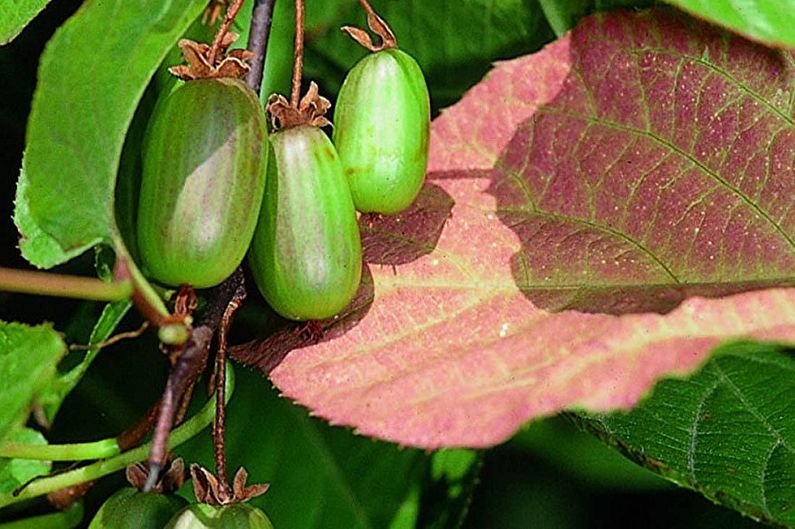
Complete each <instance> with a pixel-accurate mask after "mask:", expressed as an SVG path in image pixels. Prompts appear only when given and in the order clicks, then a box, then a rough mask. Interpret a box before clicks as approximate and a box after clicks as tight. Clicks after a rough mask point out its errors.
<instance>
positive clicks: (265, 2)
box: [246, 0, 276, 94]
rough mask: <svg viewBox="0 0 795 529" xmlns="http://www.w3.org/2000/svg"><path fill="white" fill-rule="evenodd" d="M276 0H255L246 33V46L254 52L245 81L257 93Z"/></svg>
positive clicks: (260, 84)
mask: <svg viewBox="0 0 795 529" xmlns="http://www.w3.org/2000/svg"><path fill="white" fill-rule="evenodd" d="M275 4H276V0H256V2H254V14H253V15H252V16H251V29H250V30H249V33H248V44H247V46H246V47H247V48H248V50H249V51H250V52H252V53H253V54H254V58H253V59H252V60H251V62H250V64H251V69H250V70H249V71H248V74H247V75H246V83H248V85H249V86H250V87H251V88H252V89H253V90H254V91H255V92H256V93H258V94H259V92H260V89H261V87H262V75H263V70H264V68H265V52H266V50H267V48H268V38H269V37H270V32H271V23H272V22H273V6H274V5H275Z"/></svg>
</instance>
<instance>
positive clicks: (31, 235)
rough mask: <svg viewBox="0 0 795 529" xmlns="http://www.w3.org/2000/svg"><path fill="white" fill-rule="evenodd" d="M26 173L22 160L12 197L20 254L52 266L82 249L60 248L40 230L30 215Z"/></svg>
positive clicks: (40, 263) (39, 263)
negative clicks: (69, 249) (69, 250)
mask: <svg viewBox="0 0 795 529" xmlns="http://www.w3.org/2000/svg"><path fill="white" fill-rule="evenodd" d="M29 187H30V184H29V182H28V175H27V172H26V171H25V166H24V162H23V165H22V168H21V169H20V171H19V179H18V180H17V192H16V198H15V199H14V206H15V207H14V223H15V224H16V225H17V229H18V230H19V233H20V234H21V235H20V239H19V249H20V251H21V252H22V256H23V257H25V259H27V260H28V261H30V262H31V263H33V264H35V265H36V266H38V267H40V268H52V267H53V266H55V265H57V264H59V263H63V262H66V261H68V260H69V259H71V258H72V257H76V256H77V255H78V254H80V253H81V252H82V251H83V249H82V248H79V249H78V250H77V251H72V252H66V251H64V250H63V248H61V246H60V245H59V244H58V241H56V240H55V239H54V238H52V237H51V236H49V235H47V234H46V233H45V232H43V231H42V230H41V228H40V227H39V225H38V224H37V223H36V221H35V220H33V217H31V215H30V208H29V206H28V205H29V204H30V200H29V199H28V188H29Z"/></svg>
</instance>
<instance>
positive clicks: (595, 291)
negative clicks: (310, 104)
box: [489, 10, 795, 314]
mask: <svg viewBox="0 0 795 529" xmlns="http://www.w3.org/2000/svg"><path fill="white" fill-rule="evenodd" d="M626 17H633V19H632V23H631V24H630V23H624V22H625V21H624V20H622V19H623V18H626ZM628 28H631V30H630V29H628ZM569 39H570V40H569V42H568V46H569V47H568V50H569V58H568V61H569V63H570V65H571V66H570V73H569V74H568V76H567V77H566V78H565V80H564V81H563V83H562V85H561V89H560V91H559V93H557V95H556V96H555V97H554V99H552V100H551V101H549V102H548V103H547V104H545V105H543V106H541V107H539V108H538V109H537V110H536V112H534V113H533V114H532V115H531V116H529V118H528V119H526V120H525V121H524V122H523V123H521V125H520V126H519V127H517V129H516V131H515V133H514V134H513V136H512V138H511V140H510V142H508V143H507V145H506V147H505V148H504V150H503V151H502V152H501V155H500V157H499V159H498V161H497V163H496V164H495V167H494V170H493V172H492V175H491V179H492V183H491V185H490V188H489V192H490V193H491V194H493V195H494V196H495V197H496V199H497V214H498V217H499V219H500V220H501V221H502V222H503V223H504V224H505V225H506V226H508V227H509V228H510V229H511V230H513V231H514V232H515V233H516V235H517V236H518V237H519V240H520V241H521V250H520V251H519V252H518V253H517V254H515V255H514V256H513V258H512V261H511V269H512V273H513V276H514V280H515V282H516V284H517V286H518V287H519V288H520V289H521V291H522V292H523V293H524V295H525V296H526V297H527V298H528V299H529V300H530V301H531V302H532V303H533V305H534V306H536V307H538V308H541V309H544V310H547V311H551V312H555V311H561V310H577V311H582V312H590V313H606V314H627V313H640V312H657V313H667V312H669V311H671V310H673V309H674V308H676V307H677V306H678V305H679V304H680V303H682V302H683V301H684V300H685V299H687V298H689V297H692V296H703V297H721V296H727V295H731V294H737V293H741V292H745V291H750V290H757V289H764V288H770V287H776V286H790V285H793V284H794V283H795V252H793V237H795V235H793V227H794V226H795V225H793V223H792V216H791V215H788V214H787V213H786V211H787V210H788V208H789V205H788V204H789V202H787V200H789V201H791V197H792V194H793V189H792V177H791V171H792V160H791V152H792V149H793V148H795V127H794V126H793V120H792V117H791V116H790V113H789V110H788V108H787V107H786V105H785V104H784V103H782V101H780V94H783V93H791V92H792V86H791V83H790V81H789V80H790V79H791V78H792V76H793V71H795V68H793V66H792V61H791V60H787V58H786V57H785V56H784V53H786V52H778V51H772V50H769V49H767V48H764V47H762V46H759V45H756V44H753V43H751V42H748V41H745V40H743V39H741V38H739V37H736V36H727V34H725V33H724V32H722V31H721V30H718V29H716V28H714V27H712V26H709V25H706V24H703V23H701V22H698V21H695V20H693V19H691V18H688V17H686V16H684V15H681V14H677V13H676V12H674V11H671V10H651V11H649V12H645V13H641V14H640V15H633V14H630V13H625V14H623V15H615V16H612V17H592V18H590V19H588V20H587V21H586V22H585V23H584V24H581V25H580V26H578V27H577V28H576V29H575V30H574V31H573V32H572V33H571V34H570V37H569ZM777 94H778V95H777ZM751 124H752V125H751ZM787 152H788V153H790V154H788V155H787V154H786V153H787ZM784 160H787V161H786V163H785V162H784ZM784 197H789V199H786V200H784Z"/></svg>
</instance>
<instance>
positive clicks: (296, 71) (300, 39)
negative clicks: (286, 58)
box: [290, 0, 304, 108]
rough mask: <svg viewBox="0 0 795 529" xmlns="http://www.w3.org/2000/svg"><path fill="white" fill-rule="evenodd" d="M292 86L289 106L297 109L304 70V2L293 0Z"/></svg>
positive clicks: (302, 0)
mask: <svg viewBox="0 0 795 529" xmlns="http://www.w3.org/2000/svg"><path fill="white" fill-rule="evenodd" d="M293 54H294V62H293V84H292V90H291V92H290V105H291V106H292V107H293V108H298V103H299V101H300V99H301V75H302V73H303V68H304V66H303V65H304V0H295V48H294V50H293Z"/></svg>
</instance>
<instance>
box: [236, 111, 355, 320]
mask: <svg viewBox="0 0 795 529" xmlns="http://www.w3.org/2000/svg"><path fill="white" fill-rule="evenodd" d="M270 143H271V146H272V148H273V153H272V154H271V159H270V164H269V166H268V183H267V186H266V190H265V200H264V201H263V204H262V210H261V212H260V219H259V224H258V225H257V231H256V233H255V234H254V241H253V242H252V244H251V254H250V257H249V260H250V264H251V270H252V272H253V274H254V279H255V280H256V282H257V286H258V287H259V289H260V291H261V292H262V295H263V296H264V297H265V299H266V300H267V301H268V303H269V304H270V305H271V307H273V309H274V310H275V311H276V312H278V313H279V314H281V315H282V316H284V317H286V318H290V319H293V320H319V319H325V318H329V317H331V316H334V315H335V314H337V313H338V312H339V311H341V310H342V309H344V308H345V307H346V306H347V305H348V304H349V303H350V302H351V300H352V299H353V296H354V294H356V289H357V288H358V286H359V280H360V279H361V275H362V246H361V241H360V238H359V226H358V224H357V220H356V210H355V209H354V207H353V201H352V200H351V194H350V190H349V189H348V183H347V182H346V180H345V175H344V174H343V172H342V166H341V165H340V161H339V157H338V156H337V153H336V151H335V150H334V145H332V143H331V141H329V139H328V137H326V135H325V134H324V133H323V131H321V130H320V129H318V128H317V127H312V126H309V125H300V126H297V127H292V128H287V129H283V130H280V131H278V132H275V133H273V134H272V135H271V137H270Z"/></svg>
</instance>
